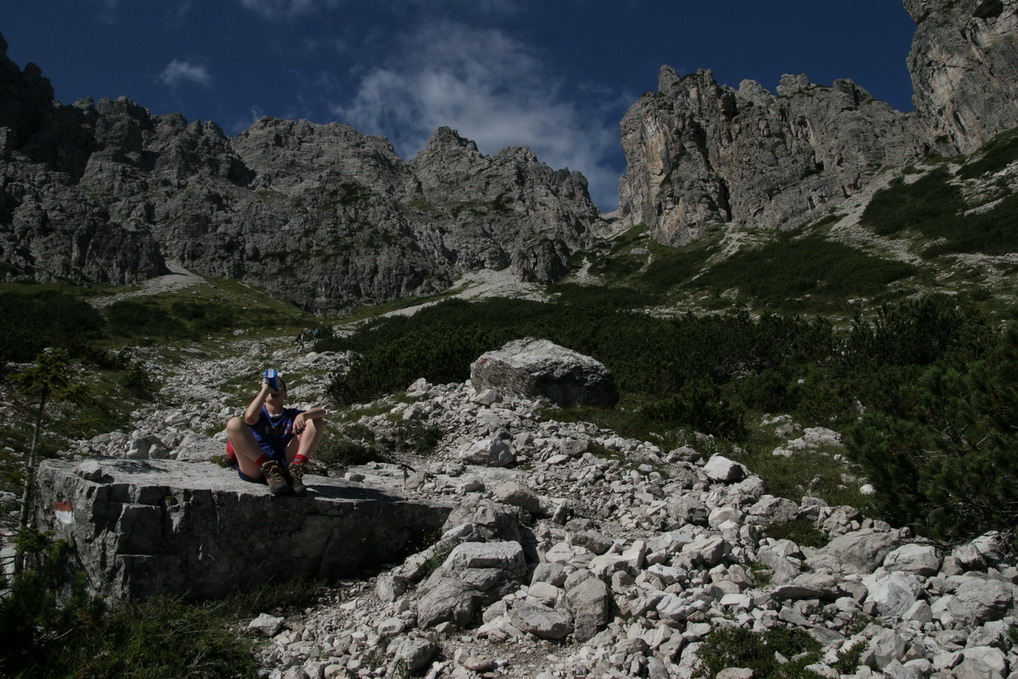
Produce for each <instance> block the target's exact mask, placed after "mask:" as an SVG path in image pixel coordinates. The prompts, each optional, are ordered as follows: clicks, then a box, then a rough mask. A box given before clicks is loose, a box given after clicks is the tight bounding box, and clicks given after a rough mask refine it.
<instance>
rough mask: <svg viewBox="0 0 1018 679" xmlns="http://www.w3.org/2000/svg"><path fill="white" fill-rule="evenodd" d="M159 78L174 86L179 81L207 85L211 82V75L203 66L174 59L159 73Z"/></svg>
mask: <svg viewBox="0 0 1018 679" xmlns="http://www.w3.org/2000/svg"><path fill="white" fill-rule="evenodd" d="M159 80H160V81H162V82H163V83H164V84H166V85H169V86H170V87H176V86H177V84H179V83H181V82H192V83H197V84H199V85H208V84H210V83H211V82H212V76H211V75H210V74H209V72H208V70H207V69H206V68H205V67H204V66H199V65H197V64H192V63H191V62H189V61H181V60H180V59H174V60H173V61H171V62H170V63H168V64H167V65H166V68H164V69H163V72H162V73H160V74H159Z"/></svg>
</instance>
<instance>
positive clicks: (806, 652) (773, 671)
mask: <svg viewBox="0 0 1018 679" xmlns="http://www.w3.org/2000/svg"><path fill="white" fill-rule="evenodd" d="M821 650H822V646H821V644H820V642H819V641H817V640H816V639H814V638H813V637H811V636H810V635H809V634H808V633H807V632H806V631H805V630H801V629H782V628H777V629H771V630H767V631H766V632H762V633H758V632H751V631H749V630H747V629H744V628H742V627H723V628H719V629H715V630H714V631H712V632H711V633H710V634H708V635H707V637H706V638H704V640H703V644H702V645H701V646H700V648H699V650H698V651H697V655H698V657H699V659H700V665H699V668H698V671H697V675H696V676H698V677H704V678H705V679H709V678H710V677H715V676H717V674H718V672H720V671H721V670H723V669H726V668H729V667H747V668H749V669H751V670H753V677H754V679H803V678H806V677H810V678H814V677H819V676H820V675H819V674H817V673H816V672H813V671H810V670H807V669H805V668H806V666H807V665H810V664H812V663H815V662H816V661H817V660H818V659H819V658H820V653H821ZM775 654H781V655H782V656H783V657H784V658H786V659H788V660H789V661H788V662H786V663H781V662H779V661H778V660H777V658H776V657H775ZM793 657H797V659H796V660H791V658H793Z"/></svg>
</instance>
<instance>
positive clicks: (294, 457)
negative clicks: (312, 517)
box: [286, 419, 325, 495]
mask: <svg viewBox="0 0 1018 679" xmlns="http://www.w3.org/2000/svg"><path fill="white" fill-rule="evenodd" d="M323 431H325V423H324V422H322V421H321V420H320V419H319V420H308V422H307V426H306V427H305V428H304V431H302V432H301V433H300V434H298V435H297V436H295V437H294V438H293V440H291V441H290V445H288V446H287V447H286V463H287V467H288V468H289V470H290V482H291V484H292V486H293V492H295V493H296V494H297V495H303V494H304V493H306V492H307V489H306V488H305V487H304V470H305V465H306V464H307V461H308V459H309V458H310V456H311V453H313V452H314V451H315V449H316V448H318V442H319V441H321V440H322V432H323Z"/></svg>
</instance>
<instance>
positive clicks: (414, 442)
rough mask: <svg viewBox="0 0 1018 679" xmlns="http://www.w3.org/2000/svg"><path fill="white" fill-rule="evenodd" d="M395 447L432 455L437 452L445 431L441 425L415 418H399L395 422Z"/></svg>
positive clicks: (399, 449)
mask: <svg viewBox="0 0 1018 679" xmlns="http://www.w3.org/2000/svg"><path fill="white" fill-rule="evenodd" d="M393 429H394V432H395V436H394V439H393V441H392V445H393V447H394V448H395V449H396V450H397V451H399V452H409V453H413V454H415V455H430V454H431V453H433V452H435V448H437V447H438V443H439V441H441V440H442V436H444V435H445V432H443V431H442V429H441V428H440V427H436V426H435V425H431V424H427V423H426V422H420V421H415V420H410V421H408V420H399V421H398V422H396V423H395V424H394V427H393Z"/></svg>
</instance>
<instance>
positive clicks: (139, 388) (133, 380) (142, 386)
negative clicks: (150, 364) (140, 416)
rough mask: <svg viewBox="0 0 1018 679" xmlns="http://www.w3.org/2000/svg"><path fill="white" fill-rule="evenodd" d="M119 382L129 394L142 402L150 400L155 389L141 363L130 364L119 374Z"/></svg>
mask: <svg viewBox="0 0 1018 679" xmlns="http://www.w3.org/2000/svg"><path fill="white" fill-rule="evenodd" d="M119 382H120V386H122V387H123V388H124V389H126V390H127V392H128V393H129V394H131V395H132V396H134V397H135V398H140V399H143V400H150V399H151V398H152V395H153V394H154V393H155V390H156V388H157V385H156V383H155V380H153V379H152V376H151V375H149V374H148V371H147V370H145V366H144V365H143V364H142V363H141V362H135V363H132V364H131V365H130V367H128V368H127V369H126V370H125V371H124V372H123V373H121V375H120V379H119Z"/></svg>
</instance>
